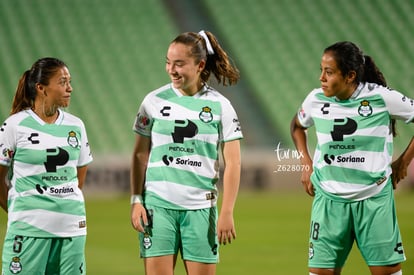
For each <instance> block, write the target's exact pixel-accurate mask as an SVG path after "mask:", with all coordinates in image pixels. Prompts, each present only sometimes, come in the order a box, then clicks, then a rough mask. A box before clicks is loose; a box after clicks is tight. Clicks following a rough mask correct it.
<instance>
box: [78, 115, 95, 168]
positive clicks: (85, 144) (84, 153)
mask: <svg viewBox="0 0 414 275" xmlns="http://www.w3.org/2000/svg"><path fill="white" fill-rule="evenodd" d="M81 132H82V140H81V143H82V144H81V152H80V155H79V159H78V167H80V166H85V165H87V164H89V163H90V162H92V160H93V158H92V153H91V148H90V146H89V141H88V135H87V134H86V129H85V125H84V124H83V123H82V124H81Z"/></svg>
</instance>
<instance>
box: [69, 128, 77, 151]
mask: <svg viewBox="0 0 414 275" xmlns="http://www.w3.org/2000/svg"><path fill="white" fill-rule="evenodd" d="M68 144H69V145H70V146H71V147H73V148H76V147H78V146H79V140H78V138H77V137H76V133H75V132H74V131H70V132H69V134H68Z"/></svg>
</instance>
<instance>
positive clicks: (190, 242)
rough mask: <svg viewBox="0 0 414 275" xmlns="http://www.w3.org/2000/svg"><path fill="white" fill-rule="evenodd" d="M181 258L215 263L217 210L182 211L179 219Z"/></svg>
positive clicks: (217, 255)
mask: <svg viewBox="0 0 414 275" xmlns="http://www.w3.org/2000/svg"><path fill="white" fill-rule="evenodd" d="M180 232H181V241H182V251H181V252H182V257H183V259H184V260H188V261H192V262H199V263H210V264H212V263H214V264H215V263H217V262H218V259H219V252H218V248H219V246H218V238H217V208H216V207H212V208H206V209H200V210H191V211H184V212H183V213H182V217H181V219H180Z"/></svg>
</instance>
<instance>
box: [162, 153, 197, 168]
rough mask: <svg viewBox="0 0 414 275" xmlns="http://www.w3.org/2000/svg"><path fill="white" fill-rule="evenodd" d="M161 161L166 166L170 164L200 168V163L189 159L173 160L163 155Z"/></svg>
mask: <svg viewBox="0 0 414 275" xmlns="http://www.w3.org/2000/svg"><path fill="white" fill-rule="evenodd" d="M162 161H163V162H164V164H165V165H167V166H170V165H171V164H176V165H185V166H195V167H201V166H202V162H201V161H197V160H191V159H189V158H174V157H172V156H167V155H164V156H163V157H162Z"/></svg>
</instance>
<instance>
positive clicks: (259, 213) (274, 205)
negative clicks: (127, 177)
mask: <svg viewBox="0 0 414 275" xmlns="http://www.w3.org/2000/svg"><path fill="white" fill-rule="evenodd" d="M86 199H87V211H88V239H87V246H86V254H87V269H88V274H90V275H105V274H111V275H112V274H117V275H118V274H144V270H143V264H142V260H141V259H140V258H139V256H138V255H139V253H138V252H139V251H138V242H137V234H136V233H135V232H134V231H133V229H132V227H131V226H130V222H129V198H128V196H126V195H125V196H114V197H113V198H94V197H89V196H86ZM396 200H397V209H398V215H399V222H400V227H401V231H402V234H403V240H404V248H405V252H406V255H407V258H408V260H407V261H406V262H405V263H404V265H403V271H404V274H414V223H413V221H412V218H413V217H414V207H413V205H414V193H413V192H408V191H400V192H398V193H397V194H396ZM311 202H312V200H311V198H310V197H308V196H307V195H306V194H305V193H298V192H287V191H284V192H280V193H277V192H247V191H242V192H240V195H239V199H238V202H237V208H236V213H235V219H236V226H237V239H236V240H235V242H234V243H232V244H231V245H226V246H223V247H221V250H220V259H221V262H220V263H219V265H218V266H217V274H226V275H233V274H237V275H243V274H257V275H267V274H269V275H270V274H271V275H275V274H276V275H277V274H289V275H295V274H298V275H299V274H308V273H307V266H306V264H307V253H308V247H307V242H308V241H307V236H308V224H309V222H308V220H309V209H310V205H311ZM5 227H6V215H5V213H3V212H2V213H1V214H0V238H1V239H3V236H4V232H5ZM175 274H178V275H180V274H185V272H184V268H183V265H182V262H181V261H178V262H177V267H176V273H175ZM343 274H345V275H350V274H353V275H354V274H358V275H359V274H369V272H368V269H367V267H366V266H365V264H364V262H363V261H362V258H361V256H360V255H359V252H358V250H357V249H356V247H354V250H353V252H352V253H351V255H350V258H349V259H348V262H347V264H346V266H345V268H344V271H343Z"/></svg>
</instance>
